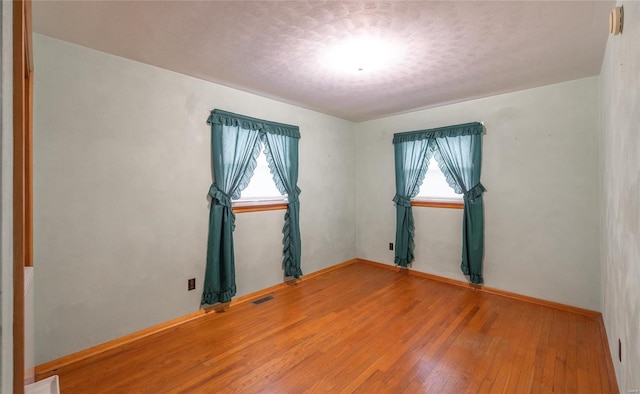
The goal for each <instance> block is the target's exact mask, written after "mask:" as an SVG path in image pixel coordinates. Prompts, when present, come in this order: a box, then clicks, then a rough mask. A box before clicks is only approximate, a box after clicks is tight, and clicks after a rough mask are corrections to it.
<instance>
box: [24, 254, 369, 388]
mask: <svg viewBox="0 0 640 394" xmlns="http://www.w3.org/2000/svg"><path fill="white" fill-rule="evenodd" d="M357 261H358V259H351V260H347V261H344V262H342V263H339V264H336V265H332V266H330V267H327V268H323V269H321V270H318V271H315V272H312V273H310V274H307V275H304V276H303V277H302V278H299V279H293V280H290V281H287V282H283V283H278V284H277V285H274V286H270V287H267V288H265V289H262V290H258V291H255V292H253V293H250V294H245V295H243V296H240V297H237V298H234V299H233V300H232V301H231V302H229V303H225V304H216V305H212V306H210V307H208V308H205V309H200V310H197V311H195V312H192V313H189V314H188V315H184V316H181V317H178V318H176V319H172V320H169V321H167V322H164V323H160V324H156V325H154V326H151V327H149V328H145V329H143V330H140V331H136V332H133V333H131V334H128V335H125V336H122V337H120V338H116V339H113V340H111V341H107V342H105V343H102V344H99V345H96V346H92V347H90V348H87V349H84V350H80V351H78V352H76V353H72V354H69V355H67V356H63V357H60V358H57V359H55V360H51V361H49V362H46V363H43V364H40V365H37V366H36V367H35V375H36V376H35V378H36V380H40V379H42V378H44V377H47V376H50V375H52V374H54V373H55V371H56V370H57V369H60V368H63V367H66V366H68V365H71V364H75V363H78V362H81V361H83V360H86V359H88V358H91V357H95V356H98V355H100V354H102V353H105V352H108V351H110V350H113V349H116V348H118V347H121V346H124V345H127V344H129V343H132V342H135V341H137V340H140V339H142V338H146V337H148V336H151V335H154V334H157V333H160V332H162V331H166V330H169V329H172V328H174V327H177V326H179V325H182V324H184V323H187V322H190V321H192V320H195V319H199V318H201V317H205V316H207V315H208V314H210V313H215V312H218V311H219V310H221V309H227V308H230V307H233V306H236V305H240V304H244V303H246V302H251V301H253V300H255V299H258V298H262V297H264V296H265V295H267V294H270V293H273V292H275V291H277V290H280V289H283V288H285V287H287V286H290V285H292V284H296V283H299V282H304V281H307V280H309V279H313V278H315V277H318V276H320V275H323V274H326V273H327V272H331V271H335V270H337V269H340V268H342V267H346V266H347V265H351V264H353V263H355V262H357Z"/></svg>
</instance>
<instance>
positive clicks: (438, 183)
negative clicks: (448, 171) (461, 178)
mask: <svg viewBox="0 0 640 394" xmlns="http://www.w3.org/2000/svg"><path fill="white" fill-rule="evenodd" d="M411 205H413V206H419V207H439V208H463V207H464V202H463V200H462V194H457V193H456V192H455V190H453V188H452V187H451V186H449V184H448V183H447V179H446V177H445V176H444V174H443V173H442V171H441V170H440V166H439V165H438V162H437V161H436V159H435V157H432V158H431V160H430V161H429V170H428V171H427V174H426V175H425V177H424V181H423V182H422V186H420V191H419V192H418V195H417V196H416V197H415V198H414V199H413V201H412V203H411Z"/></svg>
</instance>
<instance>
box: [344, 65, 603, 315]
mask: <svg viewBox="0 0 640 394" xmlns="http://www.w3.org/2000/svg"><path fill="white" fill-rule="evenodd" d="M598 112H599V111H598V78H597V77H593V78H586V79H581V80H576V81H572V82H566V83H561V84H556V85H550V86H545V87H541V88H536V89H529V90H524V91H520V92H516V93H509V94H504V95H499V96H494V97H489V98H485V99H480V100H472V101H468V102H464V103H460V104H454V105H447V106H443V107H439V108H435V109H430V110H424V111H417V112H412V113H408V114H404V115H398V116H392V117H388V118H383V119H379V120H373V121H370V122H364V123H359V124H358V125H357V126H356V127H357V130H358V131H357V138H358V144H357V149H358V151H357V169H356V182H357V193H356V194H357V201H358V205H357V210H356V212H357V213H356V214H357V219H356V222H357V228H358V233H357V254H358V257H361V258H366V259H371V260H375V261H379V262H383V263H389V264H392V263H393V256H394V254H393V252H392V251H389V250H388V244H389V242H393V241H394V239H395V236H394V234H395V207H394V205H393V203H392V201H391V200H392V198H393V196H394V194H395V184H394V161H393V145H392V143H391V140H392V136H393V133H395V132H402V131H410V130H419V129H426V128H432V127H438V126H446V125H453V124H459V123H466V122H472V121H480V122H484V125H485V127H486V135H484V137H483V165H482V183H483V184H484V185H485V186H486V188H487V192H486V193H485V195H484V202H485V258H484V262H485V264H484V278H485V283H486V285H487V286H490V287H495V288H499V289H502V290H508V291H512V292H515V293H519V294H525V295H529V296H533V297H538V298H542V299H546V300H551V301H555V302H561V303H565V304H569V305H574V306H578V307H582V308H588V309H593V310H599V309H600V292H599V288H600V267H599V253H600V251H599V214H598V212H599V210H600V202H599V185H598V176H597V174H598V171H599V170H598ZM414 215H415V223H416V239H415V241H416V250H415V256H416V260H415V263H414V264H413V268H414V269H416V270H418V271H422V272H428V273H432V274H436V275H441V276H445V277H448V278H453V279H458V280H466V278H465V277H464V276H463V275H462V273H461V272H460V269H459V267H460V256H461V226H462V224H461V220H462V211H460V210H452V209H441V208H414Z"/></svg>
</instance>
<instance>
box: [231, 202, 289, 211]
mask: <svg viewBox="0 0 640 394" xmlns="http://www.w3.org/2000/svg"><path fill="white" fill-rule="evenodd" d="M288 206H289V203H288V202H286V201H284V200H267V201H239V202H234V203H233V212H234V213H245V212H260V211H276V210H280V209H287V207H288Z"/></svg>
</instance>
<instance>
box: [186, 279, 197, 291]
mask: <svg viewBox="0 0 640 394" xmlns="http://www.w3.org/2000/svg"><path fill="white" fill-rule="evenodd" d="M195 289H196V278H191V279H189V280H188V281H187V290H188V291H191V290H195Z"/></svg>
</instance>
